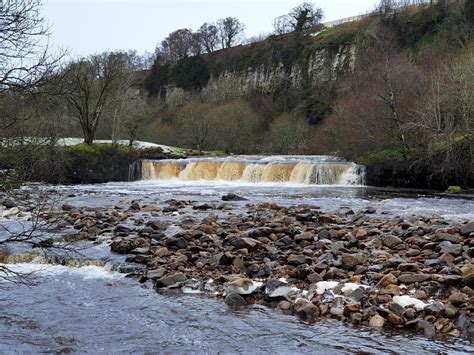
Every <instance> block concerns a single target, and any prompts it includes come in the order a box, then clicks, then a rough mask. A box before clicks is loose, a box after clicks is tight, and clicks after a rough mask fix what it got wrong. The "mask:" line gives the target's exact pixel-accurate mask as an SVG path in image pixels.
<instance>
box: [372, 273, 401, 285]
mask: <svg viewBox="0 0 474 355" xmlns="http://www.w3.org/2000/svg"><path fill="white" fill-rule="evenodd" d="M391 284H394V285H396V284H398V279H397V277H396V276H395V275H393V274H387V275H385V276H384V277H382V278H381V279H380V281H379V282H378V283H377V287H379V288H384V287H387V286H388V285H391Z"/></svg>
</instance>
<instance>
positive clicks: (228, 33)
mask: <svg viewBox="0 0 474 355" xmlns="http://www.w3.org/2000/svg"><path fill="white" fill-rule="evenodd" d="M217 28H218V30H219V38H220V41H221V46H222V48H230V47H233V46H235V45H236V44H237V43H238V42H239V41H240V40H241V39H242V37H243V35H244V31H245V24H243V23H242V22H240V21H239V20H238V19H236V18H235V17H226V18H223V19H220V20H219V21H217Z"/></svg>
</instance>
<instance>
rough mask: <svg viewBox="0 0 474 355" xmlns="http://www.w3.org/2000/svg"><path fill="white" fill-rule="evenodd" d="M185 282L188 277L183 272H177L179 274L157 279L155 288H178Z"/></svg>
mask: <svg viewBox="0 0 474 355" xmlns="http://www.w3.org/2000/svg"><path fill="white" fill-rule="evenodd" d="M184 281H186V276H185V275H184V274H183V273H181V272H177V273H174V274H171V275H167V276H164V277H160V278H159V279H157V280H156V281H155V287H156V288H163V287H178V286H180V285H181V283H183V282H184Z"/></svg>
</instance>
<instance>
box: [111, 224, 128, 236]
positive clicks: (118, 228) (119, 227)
mask: <svg viewBox="0 0 474 355" xmlns="http://www.w3.org/2000/svg"><path fill="white" fill-rule="evenodd" d="M131 231H132V229H131V228H129V227H127V226H124V225H123V224H119V225H117V226H116V227H115V229H114V232H115V233H124V234H129V233H130V232H131Z"/></svg>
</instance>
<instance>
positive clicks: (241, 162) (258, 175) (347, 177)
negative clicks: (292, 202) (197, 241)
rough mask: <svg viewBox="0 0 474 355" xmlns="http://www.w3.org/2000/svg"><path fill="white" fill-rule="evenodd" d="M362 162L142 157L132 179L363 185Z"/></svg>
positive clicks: (305, 158) (313, 158)
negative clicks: (162, 158) (153, 158)
mask: <svg viewBox="0 0 474 355" xmlns="http://www.w3.org/2000/svg"><path fill="white" fill-rule="evenodd" d="M364 172H365V169H364V167H363V166H361V165H357V164H355V163H352V162H348V161H345V160H343V159H339V158H337V157H332V156H322V155H313V156H311V155H302V156H297V155H296V156H232V157H226V158H188V159H172V160H142V161H140V162H138V163H135V164H133V165H132V166H130V173H129V175H130V177H129V179H130V180H170V179H176V180H182V181H199V180H205V181H235V182H245V183H294V184H306V185H363V184H364V175H365V173H364Z"/></svg>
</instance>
